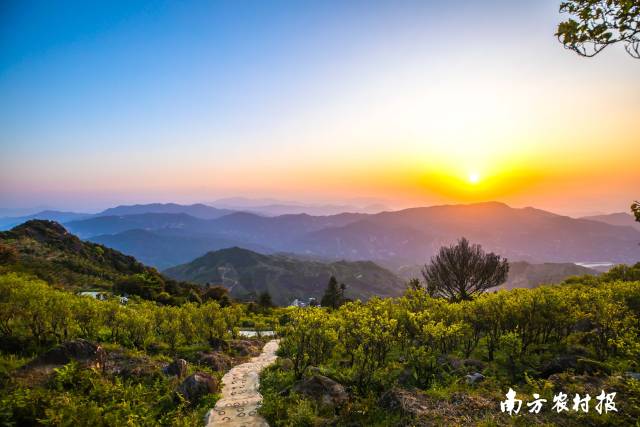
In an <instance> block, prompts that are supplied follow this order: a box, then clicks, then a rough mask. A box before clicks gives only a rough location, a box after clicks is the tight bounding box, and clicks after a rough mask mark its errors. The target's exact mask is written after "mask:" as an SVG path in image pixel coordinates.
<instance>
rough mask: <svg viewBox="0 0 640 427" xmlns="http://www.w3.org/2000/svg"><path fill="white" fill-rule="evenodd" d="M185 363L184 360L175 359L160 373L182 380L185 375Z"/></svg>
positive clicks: (186, 365)
mask: <svg viewBox="0 0 640 427" xmlns="http://www.w3.org/2000/svg"><path fill="white" fill-rule="evenodd" d="M187 367H188V364H187V361H186V360H184V359H176V360H174V361H173V362H171V363H170V364H168V365H167V366H166V367H165V368H164V369H163V370H162V371H163V372H164V373H165V374H166V375H169V376H174V377H178V378H182V377H184V376H186V375H187Z"/></svg>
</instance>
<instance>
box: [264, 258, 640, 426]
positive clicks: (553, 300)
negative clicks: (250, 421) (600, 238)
mask: <svg viewBox="0 0 640 427" xmlns="http://www.w3.org/2000/svg"><path fill="white" fill-rule="evenodd" d="M639 274H640V263H639V264H636V265H635V266H634V267H619V268H617V269H616V270H614V271H612V272H611V273H610V274H607V275H603V276H602V277H600V278H597V277H593V276H585V277H582V278H574V279H572V280H571V281H570V282H569V283H565V284H561V285H556V286H542V287H539V288H536V289H515V290H511V291H499V292H496V293H486V294H483V295H481V296H479V297H477V298H475V299H473V300H470V301H460V302H448V301H447V300H445V299H442V298H432V297H430V296H429V295H428V293H427V291H426V290H424V289H423V288H422V287H416V288H415V289H414V290H409V291H407V293H406V294H405V295H404V296H403V297H401V298H396V299H377V298H374V299H372V300H370V301H369V302H366V303H361V302H351V303H346V304H344V305H342V306H341V307H340V308H338V309H337V310H327V309H325V308H308V309H296V310H294V311H293V312H292V313H291V314H290V318H291V321H290V322H289V323H288V324H287V325H286V326H285V327H283V328H281V329H280V332H281V334H282V335H283V337H284V338H283V340H282V342H281V353H280V354H281V356H282V357H284V358H286V359H287V361H286V363H285V361H284V360H283V361H281V362H280V363H279V364H278V365H277V366H275V367H273V368H269V369H268V370H267V371H266V372H265V373H264V374H263V382H262V388H261V392H262V393H263V395H264V396H265V403H264V406H263V408H262V412H263V413H264V415H265V416H266V417H268V419H269V421H270V422H271V423H272V424H271V425H273V426H285V425H320V424H330V425H380V426H382V425H433V424H436V425H477V424H480V425H496V424H499V425H509V424H512V423H515V424H517V425H530V424H543V423H547V424H553V425H576V426H577V425H602V426H604V425H621V426H622V425H633V424H634V423H635V422H636V421H637V419H638V418H639V417H640V382H639V381H638V380H637V379H634V378H633V376H631V375H629V374H626V373H627V372H638V370H639V369H640V365H639V364H638V360H640V281H638V279H640V275H639ZM627 280H633V281H627ZM635 375H636V378H637V374H635ZM325 377H328V379H327V378H325ZM323 378H324V379H323ZM314 381H315V384H318V383H324V384H333V385H332V386H327V387H328V388H327V389H325V390H333V391H332V392H329V391H325V392H324V393H328V394H322V393H323V392H320V393H321V394H320V396H330V397H331V398H334V400H333V401H331V399H330V397H325V398H324V399H328V400H323V398H322V397H320V396H318V395H313V392H311V391H310V390H307V389H305V386H304V385H305V384H311V383H314ZM336 383H338V385H336ZM341 387H344V389H343V392H342V395H340V398H339V399H338V395H339V394H340V393H338V392H337V391H336V390H340V388H341ZM509 387H513V388H514V389H516V390H517V392H518V394H519V398H520V399H523V400H524V401H527V400H529V401H530V400H532V398H531V396H532V394H533V393H539V394H540V395H541V397H542V398H544V399H547V402H548V403H547V406H546V407H545V409H544V410H543V412H541V413H540V414H532V413H529V412H528V408H527V407H526V406H524V403H523V410H522V411H520V413H519V414H518V415H517V416H515V417H513V418H511V417H510V416H509V415H507V414H502V413H501V412H500V407H499V402H500V401H503V400H505V393H506V391H507V390H508V389H509ZM601 390H607V392H611V391H615V392H617V398H616V404H617V409H618V412H617V413H615V412H611V413H608V414H602V415H600V414H598V413H597V412H596V411H595V410H594V407H593V406H592V407H591V411H590V412H589V413H581V412H580V413H579V412H575V411H569V412H563V413H557V412H556V411H553V410H551V405H552V402H553V397H554V394H557V393H558V392H560V391H563V392H565V393H568V394H569V396H570V398H569V399H572V398H573V396H574V394H575V393H580V394H582V395H584V394H585V393H589V394H590V395H591V396H592V399H594V400H593V402H594V403H593V405H595V403H596V401H595V396H596V395H598V394H599V393H600V392H601ZM331 393H334V394H331ZM344 393H346V394H347V395H348V397H345V396H344ZM571 393H574V394H571ZM338 401H339V402H338Z"/></svg>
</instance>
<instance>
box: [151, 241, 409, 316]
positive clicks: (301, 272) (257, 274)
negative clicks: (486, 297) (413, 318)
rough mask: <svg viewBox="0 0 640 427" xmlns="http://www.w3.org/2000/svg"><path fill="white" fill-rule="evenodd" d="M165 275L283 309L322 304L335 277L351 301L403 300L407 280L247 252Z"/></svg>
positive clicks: (374, 269)
mask: <svg viewBox="0 0 640 427" xmlns="http://www.w3.org/2000/svg"><path fill="white" fill-rule="evenodd" d="M163 273H164V274H166V275H167V276H169V277H172V278H174V279H176V280H187V281H191V282H194V283H199V284H202V285H204V284H207V283H211V284H222V285H223V286H225V287H227V288H229V289H230V292H231V295H232V296H235V297H238V298H247V297H251V296H255V295H258V294H260V293H262V292H269V293H270V294H271V296H272V298H273V302H274V303H276V304H279V305H284V304H288V303H290V302H291V301H292V300H294V299H296V298H298V299H303V300H306V299H308V298H311V297H313V298H316V299H318V300H319V299H320V297H321V296H322V293H323V292H324V290H325V288H326V286H327V283H328V281H329V278H330V277H331V276H335V277H336V279H337V280H339V281H340V282H341V283H344V284H345V285H346V287H347V288H346V296H347V297H350V298H362V299H368V298H370V297H372V296H382V297H385V296H398V295H400V294H401V293H402V292H403V290H404V287H405V285H404V281H403V280H402V279H400V278H398V277H397V276H396V275H394V274H393V273H391V272H390V271H388V270H386V269H384V268H382V267H380V266H378V265H376V264H374V263H373V262H369V261H358V262H350V261H337V262H331V263H324V262H318V261H310V260H302V259H299V258H295V257H292V256H288V255H280V254H278V255H263V254H259V253H256V252H252V251H249V250H246V249H241V248H229V249H223V250H219V251H215V252H209V253H208V254H206V255H204V256H202V257H200V258H197V259H195V260H193V261H192V262H190V263H188V264H183V265H180V266H176V267H173V268H169V269H167V270H164V272H163Z"/></svg>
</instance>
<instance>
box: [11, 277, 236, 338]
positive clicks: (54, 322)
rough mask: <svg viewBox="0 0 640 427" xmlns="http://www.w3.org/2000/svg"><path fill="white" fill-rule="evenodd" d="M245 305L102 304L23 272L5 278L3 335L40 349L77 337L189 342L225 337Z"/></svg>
mask: <svg viewBox="0 0 640 427" xmlns="http://www.w3.org/2000/svg"><path fill="white" fill-rule="evenodd" d="M243 313H244V308H243V306H241V305H233V306H228V307H224V308H221V307H220V306H219V305H218V303H216V302H215V301H210V302H206V303H203V304H196V303H186V304H183V305H181V306H179V307H174V306H164V305H159V304H156V303H154V302H149V301H144V300H139V301H131V302H129V304H127V305H122V304H121V303H120V300H119V298H112V299H109V300H107V301H99V300H96V299H93V298H91V297H86V296H79V295H75V294H73V293H70V292H67V291H63V290H58V289H55V288H52V287H51V286H49V285H48V284H47V283H45V282H43V281H41V280H38V279H35V278H32V277H29V276H25V275H21V274H18V273H9V274H4V275H0V334H1V335H2V336H5V337H12V338H19V339H22V340H24V341H27V342H32V343H34V344H35V345H38V346H39V345H42V344H45V343H55V342H61V341H64V340H68V339H72V338H85V339H89V340H96V339H100V340H101V341H110V342H114V343H118V344H121V345H124V346H127V347H136V348H145V347H146V346H147V345H149V344H150V343H158V342H160V343H165V344H167V345H169V346H170V348H171V349H175V348H176V347H178V346H181V345H184V344H193V343H198V342H204V341H207V340H210V339H213V338H223V337H224V336H225V334H226V333H227V331H229V330H231V329H233V328H234V327H236V326H237V325H238V322H239V319H240V317H241V316H242V314H243Z"/></svg>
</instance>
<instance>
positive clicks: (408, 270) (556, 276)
mask: <svg viewBox="0 0 640 427" xmlns="http://www.w3.org/2000/svg"><path fill="white" fill-rule="evenodd" d="M422 268H423V265H410V266H403V267H401V268H399V269H398V275H399V276H400V277H402V278H403V279H405V280H409V279H412V278H418V279H420V280H422V272H421V271H422ZM585 274H591V275H598V274H599V272H598V271H597V270H594V269H591V268H587V267H582V266H579V265H576V264H572V263H551V262H547V263H543V264H532V263H529V262H525V261H515V262H510V263H509V275H508V277H507V281H506V282H505V283H504V284H503V285H502V286H499V287H497V288H495V289H492V290H496V289H514V288H536V287H538V286H540V285H543V284H551V283H560V282H562V281H563V280H565V279H566V278H568V277H571V276H583V275H585Z"/></svg>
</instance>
